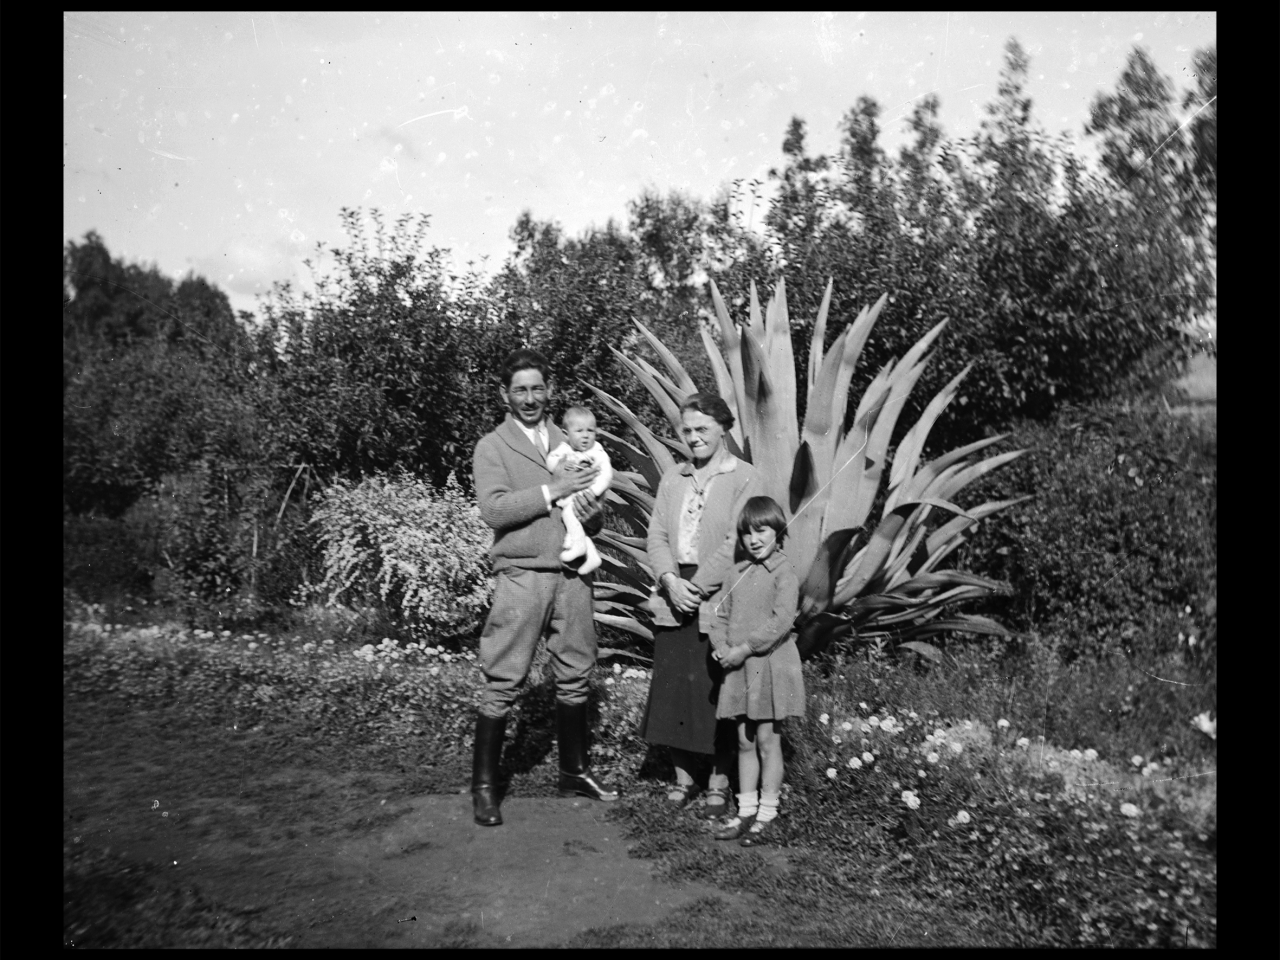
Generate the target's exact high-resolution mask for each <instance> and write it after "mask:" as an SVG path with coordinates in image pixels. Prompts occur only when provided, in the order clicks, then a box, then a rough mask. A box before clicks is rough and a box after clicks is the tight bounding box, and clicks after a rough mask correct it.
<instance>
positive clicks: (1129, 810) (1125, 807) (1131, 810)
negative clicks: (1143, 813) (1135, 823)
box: [1120, 803, 1138, 817]
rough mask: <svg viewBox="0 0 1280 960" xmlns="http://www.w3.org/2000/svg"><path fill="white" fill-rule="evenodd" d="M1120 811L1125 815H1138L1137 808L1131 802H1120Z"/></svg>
mask: <svg viewBox="0 0 1280 960" xmlns="http://www.w3.org/2000/svg"><path fill="white" fill-rule="evenodd" d="M1120 812H1121V813H1123V814H1124V815H1125V816H1126V817H1136V816H1137V815H1138V808H1137V807H1135V806H1134V805H1133V804H1132V803H1122V804H1120Z"/></svg>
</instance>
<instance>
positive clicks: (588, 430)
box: [564, 416, 596, 453]
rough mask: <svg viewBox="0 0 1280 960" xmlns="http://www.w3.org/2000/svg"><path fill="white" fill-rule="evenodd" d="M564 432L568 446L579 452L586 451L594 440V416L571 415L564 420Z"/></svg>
mask: <svg viewBox="0 0 1280 960" xmlns="http://www.w3.org/2000/svg"><path fill="white" fill-rule="evenodd" d="M564 432H565V435H566V436H567V437H568V438H569V446H571V447H573V449H575V450H577V451H578V452H579V453H586V452H587V451H588V450H590V449H591V447H592V445H593V444H594V443H595V442H596V418H595V417H581V416H578V417H572V418H570V419H568V420H566V421H565V422H564Z"/></svg>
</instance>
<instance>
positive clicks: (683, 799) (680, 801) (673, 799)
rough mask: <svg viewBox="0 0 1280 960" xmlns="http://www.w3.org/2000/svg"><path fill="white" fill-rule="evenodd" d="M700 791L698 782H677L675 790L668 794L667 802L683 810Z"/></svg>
mask: <svg viewBox="0 0 1280 960" xmlns="http://www.w3.org/2000/svg"><path fill="white" fill-rule="evenodd" d="M699 792H700V789H699V787H698V785H697V784H696V783H677V784H676V787H675V789H674V790H672V791H671V792H670V793H669V794H667V803H669V804H670V805H671V806H673V807H675V808H676V809H678V810H683V809H684V808H685V807H687V806H688V805H689V801H691V800H692V799H693V798H694V797H696V796H697V795H698V794H699Z"/></svg>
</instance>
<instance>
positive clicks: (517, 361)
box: [502, 347, 551, 390]
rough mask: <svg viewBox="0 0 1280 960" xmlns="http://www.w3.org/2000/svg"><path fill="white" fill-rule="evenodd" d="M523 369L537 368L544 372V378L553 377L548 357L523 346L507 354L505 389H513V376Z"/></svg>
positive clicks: (504, 365)
mask: <svg viewBox="0 0 1280 960" xmlns="http://www.w3.org/2000/svg"><path fill="white" fill-rule="evenodd" d="M521 370H537V371H538V372H539V373H540V374H542V379H543V380H550V379H551V374H550V370H551V365H550V364H549V363H547V358H546V357H544V356H543V355H542V354H540V353H539V352H538V351H537V350H529V349H527V348H524V347H522V348H521V349H519V350H512V351H511V352H510V353H509V354H507V359H506V360H504V361H503V362H502V389H503V390H510V389H511V378H512V377H514V376H515V375H516V374H517V373H519V372H520V371H521Z"/></svg>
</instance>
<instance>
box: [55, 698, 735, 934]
mask: <svg viewBox="0 0 1280 960" xmlns="http://www.w3.org/2000/svg"><path fill="white" fill-rule="evenodd" d="M177 724H178V721H177V720H176V719H175V718H174V717H172V716H171V715H169V714H129V713H125V712H121V711H115V712H108V713H105V714H104V713H103V711H102V710H101V709H100V708H96V707H94V706H89V705H85V706H76V705H71V706H68V707H67V708H65V710H64V750H63V763H64V774H63V776H64V779H63V790H64V799H63V803H64V832H65V834H66V838H65V843H66V844H67V845H69V846H74V845H78V844H84V845H86V846H85V847H83V848H81V849H89V846H90V845H93V846H96V847H98V848H101V849H109V850H110V851H111V852H114V853H115V854H118V855H120V856H123V857H125V858H126V859H127V860H129V861H131V862H135V863H149V864H153V865H161V866H162V868H163V871H164V873H163V874H162V875H160V877H159V881H158V882H161V883H170V884H172V885H173V886H174V887H177V888H184V887H191V886H194V887H196V888H198V889H199V891H200V892H201V893H202V894H203V895H204V896H205V897H207V898H209V899H212V900H213V901H215V902H217V903H219V904H223V905H226V906H227V908H228V911H229V912H231V913H235V914H237V915H239V916H246V915H247V916H251V917H252V918H253V922H254V923H256V924H259V925H260V926H261V927H263V928H264V929H269V930H273V931H275V932H277V933H281V934H286V935H288V936H291V937H292V938H293V941H292V945H295V946H300V947H401V946H403V947H427V946H443V945H459V946H461V945H465V946H511V947H532V946H549V945H555V944H560V943H564V942H565V941H567V940H569V939H570V938H571V937H573V936H574V935H576V934H577V933H579V932H581V931H584V930H588V929H591V928H594V927H606V926H611V925H614V924H619V923H641V924H647V923H652V922H654V921H656V920H659V919H661V918H662V917H664V916H665V915H667V914H668V913H670V912H671V911H672V910H675V909H677V908H678V907H680V906H683V905H684V904H687V903H690V902H691V901H693V900H695V899H698V898H700V897H706V896H717V897H720V898H722V899H724V900H726V901H729V902H730V903H737V902H739V901H741V902H742V903H745V902H746V899H747V898H745V897H741V896H734V895H730V894H726V893H723V892H720V891H717V890H715V889H714V888H710V887H702V886H697V885H682V886H679V887H673V886H670V885H667V884H663V883H660V882H658V881H656V880H655V879H654V878H653V876H652V869H651V865H650V864H649V863H648V862H646V861H642V860H636V859H633V858H631V857H629V856H628V855H627V845H626V842H625V841H624V840H623V838H622V836H621V833H620V830H619V828H618V826H617V825H616V824H614V823H612V822H610V821H608V820H606V819H605V817H604V812H605V811H604V805H602V804H598V803H594V802H591V801H588V800H559V799H551V798H541V797H511V798H508V800H507V801H506V802H505V803H504V804H503V816H504V818H505V820H506V822H505V824H504V825H503V826H502V827H498V828H482V827H478V826H476V825H475V824H474V823H473V822H472V820H471V807H470V798H469V797H468V796H466V795H465V794H463V793H458V792H454V793H452V794H443V795H442V794H434V795H425V796H405V795H404V794H403V793H402V792H401V793H398V792H397V791H398V788H399V787H401V786H403V778H400V777H397V776H396V775H395V774H388V773H382V774H367V773H362V772H360V771H358V770H345V771H343V770H331V769H317V768H315V767H312V766H281V765H278V764H276V763H275V762H273V760H272V752H271V751H270V750H268V749H265V748H264V747H263V746H260V735H259V737H258V739H256V738H255V735H251V734H243V733H240V732H238V731H214V730H202V729H199V728H196V727H192V726H185V727H183V726H178V725H177ZM410 918H416V919H410ZM398 921H405V922H398Z"/></svg>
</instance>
